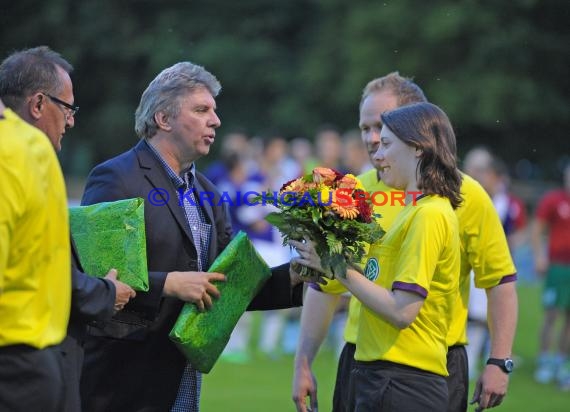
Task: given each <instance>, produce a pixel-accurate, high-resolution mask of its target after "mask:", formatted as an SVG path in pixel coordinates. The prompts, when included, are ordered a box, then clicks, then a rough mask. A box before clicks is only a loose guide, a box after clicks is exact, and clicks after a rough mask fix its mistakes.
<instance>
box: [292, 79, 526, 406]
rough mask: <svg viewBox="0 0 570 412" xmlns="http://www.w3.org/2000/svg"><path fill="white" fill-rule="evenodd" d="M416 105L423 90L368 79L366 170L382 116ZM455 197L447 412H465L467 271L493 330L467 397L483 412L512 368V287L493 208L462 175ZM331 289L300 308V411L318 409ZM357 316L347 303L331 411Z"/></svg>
mask: <svg viewBox="0 0 570 412" xmlns="http://www.w3.org/2000/svg"><path fill="white" fill-rule="evenodd" d="M421 101H426V98H425V96H424V94H423V92H422V90H421V89H420V88H419V87H418V86H417V85H416V84H415V83H414V82H412V81H411V80H409V79H405V78H403V77H401V76H400V75H399V74H398V73H391V74H389V75H387V76H384V77H381V78H378V79H374V80H372V81H371V82H369V83H368V85H367V86H366V87H365V88H364V91H363V95H362V99H361V102H360V121H359V126H360V130H361V134H362V139H363V141H364V142H365V144H366V146H367V148H368V152H369V154H370V157H371V160H372V163H374V160H373V158H372V156H373V155H374V153H376V151H377V149H378V146H379V144H380V129H381V128H382V122H381V119H380V114H382V113H383V112H385V111H389V110H393V109H396V108H397V107H400V106H404V105H407V104H410V103H415V102H421ZM375 166H377V165H376V164H375ZM369 173H371V172H369ZM368 179H369V177H368ZM366 181H368V182H370V183H375V184H376V185H378V184H380V181H379V179H378V177H377V174H376V181H374V179H372V180H366ZM364 186H365V187H366V189H367V190H368V191H371V192H373V191H376V190H379V189H377V187H378V186H367V183H364ZM461 192H462V196H463V198H464V203H463V204H462V205H461V207H459V208H458V209H457V210H456V213H457V216H458V220H459V229H460V236H461V242H462V256H461V270H460V278H459V289H460V293H461V297H460V300H459V302H457V304H456V305H455V311H454V315H453V318H452V323H451V325H450V334H449V335H448V339H447V341H448V346H449V347H450V349H449V352H448V362H447V368H448V371H449V377H448V379H447V380H448V388H449V407H448V411H449V412H458V411H465V410H467V396H468V376H467V355H466V353H465V348H464V345H465V344H467V339H466V330H465V326H466V321H467V301H468V294H469V277H468V276H469V271H470V269H471V267H472V268H473V270H474V273H475V284H476V286H477V287H480V288H485V289H486V292H487V295H488V307H489V309H488V311H489V318H488V319H489V327H490V330H491V360H490V362H492V364H489V365H487V366H486V367H485V369H484V370H483V373H482V374H481V377H480V378H479V380H478V381H477V385H476V388H475V393H474V396H473V401H474V402H478V403H479V405H480V406H481V407H493V406H497V405H499V404H500V403H501V401H502V399H503V397H504V395H505V394H506V391H507V386H508V379H509V378H508V374H509V373H510V370H511V368H512V360H510V355H511V350H512V343H513V339H514V334H515V329H516V320H517V296H516V290H515V285H514V282H513V281H514V280H516V274H515V267H514V265H513V263H512V259H511V257H510V254H509V251H508V244H507V242H506V238H505V237H504V235H503V231H502V229H501V224H500V221H499V218H498V216H497V213H496V212H495V210H494V207H493V203H492V202H491V200H490V199H489V197H488V196H487V195H486V194H485V191H484V189H483V188H482V187H481V186H480V185H478V184H477V183H476V182H475V181H474V180H473V179H471V178H469V177H468V176H466V175H464V176H463V184H462V187H461ZM387 206H389V207H387ZM387 206H386V205H385V206H378V207H375V212H377V213H380V214H381V215H382V216H383V218H382V219H381V220H380V224H381V225H382V226H383V227H384V229H385V230H386V229H387V228H388V227H389V226H390V225H391V223H392V221H393V219H394V215H395V214H397V213H398V211H397V210H395V206H392V205H390V204H389V203H388V204H387ZM497 233H498V235H497ZM331 283H332V285H331V284H329V285H330V286H329V285H327V286H326V287H322V288H323V289H326V291H327V292H328V293H320V292H319V291H317V290H315V289H314V288H312V289H309V290H308V292H307V295H306V297H305V300H304V303H303V312H302V316H301V335H300V337H299V344H298V347H297V354H296V357H295V371H294V377H293V400H294V402H295V403H296V405H297V410H298V411H303V412H304V411H306V406H305V397H306V396H308V397H309V398H310V402H311V406H312V408H313V410H314V408H315V407H316V406H317V391H316V382H315V380H314V376H313V375H312V373H311V370H310V365H311V363H312V362H313V360H314V357H315V356H316V353H317V351H318V348H319V346H320V344H321V343H322V341H323V340H324V337H325V335H326V332H327V329H328V325H329V323H330V319H331V317H332V315H331V314H332V311H333V310H334V307H335V304H336V302H337V297H336V296H335V295H333V294H331V293H339V292H338V289H339V286H338V282H331ZM335 289H336V290H335ZM341 290H342V291H344V289H341ZM359 313H360V303H359V302H358V301H356V299H354V298H353V299H351V303H350V309H349V315H348V320H347V325H346V328H345V340H346V341H347V344H346V345H345V348H344V350H343V352H342V354H341V358H340V359H339V368H338V371H337V381H336V386H335V393H334V400H333V411H335V412H338V411H344V410H346V409H345V408H346V401H347V399H348V387H349V377H350V370H351V369H352V363H353V361H354V352H355V342H356V337H357V325H358V317H359Z"/></svg>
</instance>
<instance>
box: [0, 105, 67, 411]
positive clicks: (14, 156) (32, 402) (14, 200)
mask: <svg viewBox="0 0 570 412" xmlns="http://www.w3.org/2000/svg"><path fill="white" fill-rule="evenodd" d="M0 159H1V160H0V181H1V182H2V190H0V382H1V384H0V410H2V411H10V412H17V411H22V412H24V411H26V412H27V411H40V410H41V411H54V412H56V411H60V410H61V407H62V401H63V381H62V380H63V372H62V367H63V366H62V357H61V354H60V352H59V351H58V350H57V349H56V348H55V346H54V345H57V344H59V343H60V342H61V341H62V340H63V338H64V337H65V332H66V328H67V321H68V318H69V308H70V296H71V276H70V265H69V261H70V248H69V238H68V235H67V233H68V217H67V200H66V194H65V183H64V180H63V175H62V172H61V168H60V166H59V163H58V160H57V157H56V155H55V152H54V150H53V147H52V146H51V144H50V142H49V140H48V139H47V138H46V136H45V135H44V134H43V133H42V132H41V131H39V130H38V129H36V128H34V127H32V126H30V125H28V124H27V123H26V122H25V121H23V120H22V119H20V118H19V117H18V116H17V115H16V114H15V113H14V112H12V111H11V110H10V109H6V108H5V107H4V104H3V102H2V101H1V100H0Z"/></svg>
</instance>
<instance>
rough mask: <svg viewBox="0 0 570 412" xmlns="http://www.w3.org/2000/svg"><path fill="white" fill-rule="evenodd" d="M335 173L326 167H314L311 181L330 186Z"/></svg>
mask: <svg viewBox="0 0 570 412" xmlns="http://www.w3.org/2000/svg"><path fill="white" fill-rule="evenodd" d="M336 176H337V174H336V173H335V172H334V170H332V169H329V168H328V167H315V168H314V169H313V182H316V183H319V184H321V183H322V184H325V185H327V186H330V185H331V184H332V182H334V179H335V178H336Z"/></svg>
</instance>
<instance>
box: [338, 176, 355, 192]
mask: <svg viewBox="0 0 570 412" xmlns="http://www.w3.org/2000/svg"><path fill="white" fill-rule="evenodd" d="M357 183H358V181H357V180H356V178H355V177H354V175H351V174H347V175H344V176H343V177H342V178H341V179H340V180H339V181H337V183H336V185H337V187H338V188H339V189H349V190H352V189H354V188H355V187H356V185H357Z"/></svg>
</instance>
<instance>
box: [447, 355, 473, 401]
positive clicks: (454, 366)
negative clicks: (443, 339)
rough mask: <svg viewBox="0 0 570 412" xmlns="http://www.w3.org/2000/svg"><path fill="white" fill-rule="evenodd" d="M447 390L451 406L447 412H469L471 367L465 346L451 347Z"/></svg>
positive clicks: (448, 357) (448, 361)
mask: <svg viewBox="0 0 570 412" xmlns="http://www.w3.org/2000/svg"><path fill="white" fill-rule="evenodd" d="M447 371H448V372H449V376H448V377H447V388H448V392H449V405H448V407H447V412H465V411H467V394H468V393H469V366H468V364H467V351H466V350H465V346H463V345H457V346H451V347H450V348H449V349H448V350H447Z"/></svg>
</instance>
